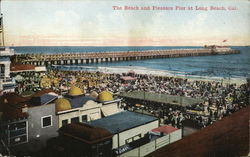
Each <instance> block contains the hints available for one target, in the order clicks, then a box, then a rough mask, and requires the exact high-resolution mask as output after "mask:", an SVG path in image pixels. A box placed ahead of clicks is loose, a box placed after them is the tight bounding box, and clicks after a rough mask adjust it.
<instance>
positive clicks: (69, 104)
mask: <svg viewBox="0 0 250 157" xmlns="http://www.w3.org/2000/svg"><path fill="white" fill-rule="evenodd" d="M55 105H56V106H55V107H56V114H57V116H58V124H59V126H58V127H59V128H60V127H62V126H64V125H66V124H71V123H77V122H87V121H91V120H95V119H99V118H101V110H100V104H99V103H98V102H96V99H95V98H93V97H90V96H86V95H85V93H84V91H83V90H81V89H80V88H79V87H76V86H72V87H71V88H70V89H69V91H68V93H67V94H66V95H64V96H63V97H62V98H59V99H58V100H57V101H56V102H55Z"/></svg>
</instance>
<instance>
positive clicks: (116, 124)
mask: <svg viewBox="0 0 250 157" xmlns="http://www.w3.org/2000/svg"><path fill="white" fill-rule="evenodd" d="M156 120H158V118H156V117H152V116H149V115H145V114H140V113H136V112H130V111H122V112H119V113H116V114H113V115H111V116H108V117H104V118H101V119H98V120H95V121H92V122H90V123H89V124H91V125H93V126H98V127H102V128H105V129H107V130H108V131H110V132H111V133H113V134H116V133H119V132H122V131H126V130H128V129H131V128H135V127H138V126H141V125H144V124H147V123H150V122H153V121H156Z"/></svg>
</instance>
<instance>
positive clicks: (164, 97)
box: [119, 91, 203, 107]
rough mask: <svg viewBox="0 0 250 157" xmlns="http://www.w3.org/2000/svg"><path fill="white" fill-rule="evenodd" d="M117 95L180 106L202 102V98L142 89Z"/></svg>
mask: <svg viewBox="0 0 250 157" xmlns="http://www.w3.org/2000/svg"><path fill="white" fill-rule="evenodd" d="M119 96H121V97H125V98H132V99H139V100H146V101H152V102H158V103H163V104H172V105H176V106H182V107H185V106H189V105H192V104H198V103H201V102H203V100H202V99H199V98H190V97H184V96H175V95H168V94H158V93H150V92H143V91H133V92H123V93H121V94H120V95H119Z"/></svg>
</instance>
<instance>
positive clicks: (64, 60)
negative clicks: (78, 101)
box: [13, 48, 239, 66]
mask: <svg viewBox="0 0 250 157" xmlns="http://www.w3.org/2000/svg"><path fill="white" fill-rule="evenodd" d="M236 53H239V51H237V50H233V49H226V50H220V51H216V50H215V49H210V48H199V49H168V50H147V51H128V52H124V51H120V52H117V51H116V52H88V53H87V52H82V53H81V52H78V53H56V54H46V53H40V54H16V55H15V56H14V57H13V60H14V62H18V63H22V64H33V65H37V66H43V65H46V66H47V65H72V64H88V63H100V62H115V61H128V60H141V59H152V58H174V57H189V56H208V55H221V54H223V55H225V54H236Z"/></svg>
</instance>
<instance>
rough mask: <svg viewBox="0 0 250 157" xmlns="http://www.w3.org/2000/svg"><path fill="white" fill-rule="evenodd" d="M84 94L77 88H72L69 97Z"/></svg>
mask: <svg viewBox="0 0 250 157" xmlns="http://www.w3.org/2000/svg"><path fill="white" fill-rule="evenodd" d="M82 94H83V92H82V90H81V89H80V88H78V87H76V86H72V87H71V88H70V90H69V95H71V96H78V95H82Z"/></svg>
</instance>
